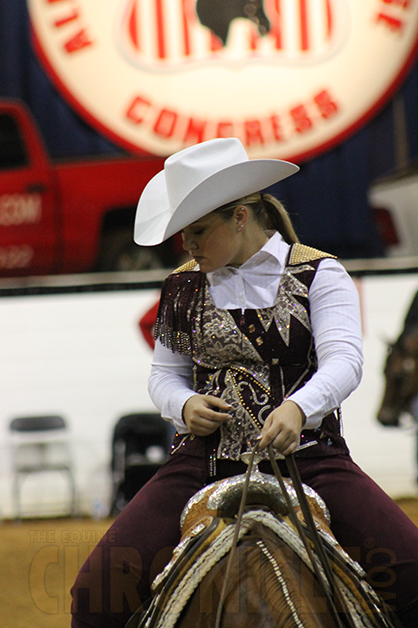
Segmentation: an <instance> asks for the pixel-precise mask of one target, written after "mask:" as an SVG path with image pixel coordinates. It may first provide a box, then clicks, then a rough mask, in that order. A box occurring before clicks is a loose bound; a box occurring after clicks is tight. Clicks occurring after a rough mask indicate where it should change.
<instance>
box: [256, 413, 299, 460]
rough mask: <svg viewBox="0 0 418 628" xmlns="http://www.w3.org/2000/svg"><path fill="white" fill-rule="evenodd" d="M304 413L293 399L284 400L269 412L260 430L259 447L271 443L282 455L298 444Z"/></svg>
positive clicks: (285, 454)
mask: <svg viewBox="0 0 418 628" xmlns="http://www.w3.org/2000/svg"><path fill="white" fill-rule="evenodd" d="M305 418H306V417H305V414H304V413H303V411H302V410H301V408H299V406H298V405H297V404H296V403H295V402H294V401H285V402H284V403H282V405H281V406H279V407H278V408H276V409H275V410H273V412H271V413H270V414H269V415H268V417H267V419H266V422H265V423H264V427H263V429H262V431H261V440H260V444H259V449H264V448H265V447H267V446H268V445H270V444H271V445H273V447H274V448H275V449H277V451H279V452H280V453H281V454H283V455H284V456H287V455H288V454H291V453H292V452H293V451H294V450H295V449H296V447H297V446H298V445H299V438H300V433H301V431H302V428H303V425H304V423H305Z"/></svg>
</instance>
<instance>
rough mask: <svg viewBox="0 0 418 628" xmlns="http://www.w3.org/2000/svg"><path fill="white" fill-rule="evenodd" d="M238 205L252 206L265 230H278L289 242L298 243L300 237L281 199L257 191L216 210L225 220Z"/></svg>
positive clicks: (255, 215) (257, 219) (256, 217)
mask: <svg viewBox="0 0 418 628" xmlns="http://www.w3.org/2000/svg"><path fill="white" fill-rule="evenodd" d="M237 205H246V206H247V207H250V208H251V210H252V212H253V214H254V218H255V219H256V221H257V222H258V224H259V225H261V226H262V228H263V229H264V230H270V229H272V230H274V231H278V232H279V233H280V234H281V236H282V237H283V239H284V241H285V242H286V243H287V244H296V242H299V238H298V236H297V235H296V232H295V230H294V228H293V225H292V221H291V220H290V216H289V214H288V213H287V211H286V210H285V208H284V206H283V205H282V203H281V202H280V201H278V200H277V198H275V197H274V196H272V195H271V194H263V193H261V192H255V193H254V194H249V195H248V196H243V197H242V198H240V199H237V200H236V201H233V202H232V203H227V204H226V205H222V206H221V207H218V208H217V209H215V210H214V211H215V212H217V213H219V214H221V216H222V217H223V218H224V220H229V219H230V218H232V216H233V213H234V211H235V208H236V207H237Z"/></svg>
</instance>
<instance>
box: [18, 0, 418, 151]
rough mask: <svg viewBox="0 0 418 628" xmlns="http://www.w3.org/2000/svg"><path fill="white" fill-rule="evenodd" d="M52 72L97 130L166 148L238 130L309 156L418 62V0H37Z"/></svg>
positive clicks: (342, 135) (121, 140) (350, 126)
mask: <svg viewBox="0 0 418 628" xmlns="http://www.w3.org/2000/svg"><path fill="white" fill-rule="evenodd" d="M28 7H29V14H30V18H31V22H32V27H33V32H34V37H35V42H36V48H37V51H38V53H39V55H40V57H41V59H42V61H43V62H44V64H45V65H46V67H47V69H48V71H49V73H50V75H51V77H52V80H53V81H54V83H55V84H56V85H57V86H58V88H59V89H60V91H61V92H62V93H64V95H65V97H66V98H67V99H68V100H69V101H70V102H71V104H72V106H73V107H74V108H75V109H76V110H77V111H78V112H79V113H80V114H81V115H82V116H83V117H84V118H85V119H87V120H88V122H89V123H90V124H91V125H92V126H94V127H95V128H96V129H98V130H100V131H101V132H102V133H103V134H105V135H106V136H108V137H110V138H111V139H112V140H114V141H115V142H117V143H118V144H120V145H122V146H123V147H125V148H128V149H129V150H134V151H135V150H136V151H145V152H148V153H152V154H155V155H161V156H165V155H169V154H171V153H173V152H175V151H177V150H180V149H182V148H185V147H186V146H189V145H191V144H195V143H197V142H201V141H204V140H208V139H212V138H214V137H230V136H235V137H238V138H239V139H240V140H241V141H242V143H243V144H244V146H245V147H246V149H247V152H248V153H249V155H250V156H251V157H280V158H284V159H291V160H295V161H301V160H304V159H307V158H310V157H312V156H314V155H317V154H319V153H320V152H323V151H325V150H327V149H329V148H331V147H333V146H334V145H336V144H337V143H339V142H341V141H342V140H344V139H346V138H347V137H348V136H349V135H350V134H351V133H353V132H354V131H355V130H357V129H358V128H359V127H360V126H361V125H363V124H364V123H365V122H366V121H367V120H369V119H370V117H371V116H372V115H373V114H374V113H375V112H376V111H377V110H378V109H379V108H380V107H381V106H382V105H383V104H384V103H385V102H386V101H387V99H388V98H389V96H390V95H391V94H393V92H394V90H395V89H396V88H397V86H398V85H399V83H400V81H401V80H402V78H403V77H404V75H405V73H406V71H407V70H408V68H409V66H410V64H411V63H412V61H413V60H414V58H415V55H416V49H417V40H418V0H28Z"/></svg>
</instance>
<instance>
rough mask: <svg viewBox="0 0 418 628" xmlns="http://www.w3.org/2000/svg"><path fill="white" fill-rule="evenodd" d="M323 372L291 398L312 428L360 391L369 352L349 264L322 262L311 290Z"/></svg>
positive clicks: (330, 260)
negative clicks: (365, 347) (364, 346)
mask: <svg viewBox="0 0 418 628" xmlns="http://www.w3.org/2000/svg"><path fill="white" fill-rule="evenodd" d="M309 303H310V307H311V325H312V333H313V337H314V341H315V349H316V354H317V357H318V370H317V372H316V373H315V374H314V375H313V377H312V378H311V379H310V380H309V381H308V382H307V383H306V384H305V385H304V386H303V387H302V388H300V389H299V390H297V391H296V392H295V393H294V394H292V395H290V396H289V397H288V399H291V400H292V401H294V402H295V403H297V404H298V405H299V406H300V407H301V408H302V410H303V411H304V413H305V415H306V424H305V428H306V429H312V428H314V427H318V426H319V425H320V424H321V421H322V419H323V417H324V416H326V415H327V414H329V413H330V412H332V411H333V410H335V409H336V408H338V407H339V406H340V405H341V403H342V402H343V401H344V399H346V397H348V396H349V395H350V393H351V392H353V390H355V389H356V388H357V386H358V385H359V383H360V380H361V376H362V366H363V352H362V334H361V320H360V308H359V297H358V293H357V290H356V287H355V285H354V283H353V282H352V280H351V278H350V277H349V275H348V274H347V272H346V270H345V269H344V268H343V266H342V265H341V264H340V263H339V262H337V261H335V260H332V259H324V260H322V261H321V263H320V265H319V268H318V270H317V273H316V275H315V278H314V280H313V282H312V284H311V288H310V290H309Z"/></svg>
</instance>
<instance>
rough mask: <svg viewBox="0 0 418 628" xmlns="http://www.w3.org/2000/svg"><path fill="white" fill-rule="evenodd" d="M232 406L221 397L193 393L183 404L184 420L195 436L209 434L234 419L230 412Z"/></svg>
mask: <svg viewBox="0 0 418 628" xmlns="http://www.w3.org/2000/svg"><path fill="white" fill-rule="evenodd" d="M230 409H231V406H230V405H229V404H228V403H226V401H224V400H223V399H219V397H213V396H212V395H193V396H192V397H189V399H188V400H187V401H186V403H185V404H184V406H183V420H184V422H185V424H186V425H187V427H188V428H189V432H191V434H195V436H209V434H212V433H213V432H215V431H216V430H217V429H218V427H220V425H222V423H224V422H225V421H228V420H229V419H232V416H231V415H230V414H228V410H230Z"/></svg>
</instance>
